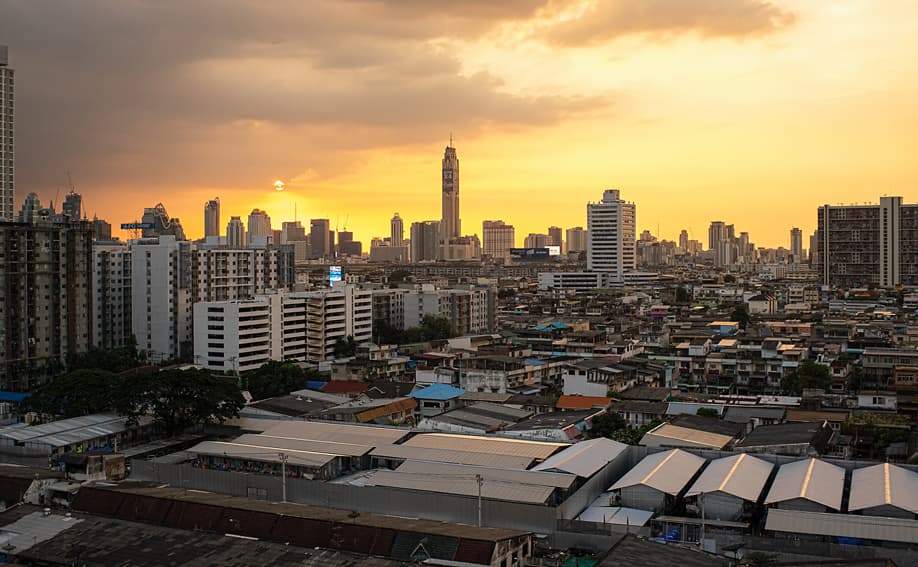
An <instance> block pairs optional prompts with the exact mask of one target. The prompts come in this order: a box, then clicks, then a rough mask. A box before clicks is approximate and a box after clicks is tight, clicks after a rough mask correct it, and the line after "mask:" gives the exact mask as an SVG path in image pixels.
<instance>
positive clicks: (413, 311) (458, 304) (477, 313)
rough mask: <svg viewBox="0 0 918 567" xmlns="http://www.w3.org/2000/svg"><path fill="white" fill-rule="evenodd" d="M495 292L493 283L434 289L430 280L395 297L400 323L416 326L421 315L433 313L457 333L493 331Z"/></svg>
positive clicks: (420, 320) (422, 317) (421, 317)
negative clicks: (397, 299)
mask: <svg viewBox="0 0 918 567" xmlns="http://www.w3.org/2000/svg"><path fill="white" fill-rule="evenodd" d="M496 292H497V290H496V289H495V288H493V287H483V286H464V287H461V288H450V289H438V288H436V287H435V286H434V285H433V284H423V285H420V286H417V287H416V288H415V289H412V290H410V291H409V292H408V293H406V294H404V295H402V296H400V298H399V301H400V303H401V308H402V309H403V313H404V322H403V324H404V326H405V328H408V327H419V326H420V325H421V322H422V321H423V319H424V316H425V315H433V316H434V317H445V318H447V319H449V320H450V322H451V323H452V324H453V326H454V327H455V329H456V332H457V333H458V334H459V335H468V334H476V333H490V332H493V331H494V328H495V315H494V314H495V310H496V307H495V305H496V304H495V302H496V297H497V293H496ZM377 312H378V311H377ZM389 323H390V324H392V323H393V322H389Z"/></svg>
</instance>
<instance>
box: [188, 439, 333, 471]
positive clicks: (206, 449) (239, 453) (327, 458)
mask: <svg viewBox="0 0 918 567" xmlns="http://www.w3.org/2000/svg"><path fill="white" fill-rule="evenodd" d="M188 452H189V453H195V454H197V455H206V456H210V457H228V458H233V459H244V460H247V461H258V462H260V463H276V464H280V462H281V458H280V453H281V451H278V450H277V448H275V447H270V446H269V447H265V446H262V445H242V444H239V443H226V442H223V441H204V442H203V443H198V444H197V445H195V446H194V447H192V448H190V449H188ZM283 453H284V454H285V455H287V462H288V463H289V464H292V465H300V466H304V467H322V466H325V465H326V464H328V463H330V462H332V461H333V460H335V459H336V458H337V455H330V454H328V453H312V452H309V451H296V450H293V449H285V450H284V451H283Z"/></svg>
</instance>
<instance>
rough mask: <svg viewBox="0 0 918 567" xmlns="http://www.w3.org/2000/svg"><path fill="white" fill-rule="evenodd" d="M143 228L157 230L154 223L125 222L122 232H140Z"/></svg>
mask: <svg viewBox="0 0 918 567" xmlns="http://www.w3.org/2000/svg"><path fill="white" fill-rule="evenodd" d="M143 228H156V225H155V224H153V223H152V222H125V223H121V230H139V229H143Z"/></svg>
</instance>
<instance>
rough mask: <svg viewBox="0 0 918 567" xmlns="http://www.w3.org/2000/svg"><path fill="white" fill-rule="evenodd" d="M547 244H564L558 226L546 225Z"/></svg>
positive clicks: (561, 245)
mask: <svg viewBox="0 0 918 567" xmlns="http://www.w3.org/2000/svg"><path fill="white" fill-rule="evenodd" d="M548 245H549V246H560V247H563V246H564V237H563V236H562V235H561V227H560V226H550V227H548Z"/></svg>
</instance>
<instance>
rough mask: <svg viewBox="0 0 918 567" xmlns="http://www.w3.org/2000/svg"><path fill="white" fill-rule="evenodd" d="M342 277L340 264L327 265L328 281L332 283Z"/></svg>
mask: <svg viewBox="0 0 918 567" xmlns="http://www.w3.org/2000/svg"><path fill="white" fill-rule="evenodd" d="M342 279H343V278H342V277H341V266H329V267H328V283H329V284H333V283H335V282H340V281H341V280H342Z"/></svg>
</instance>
